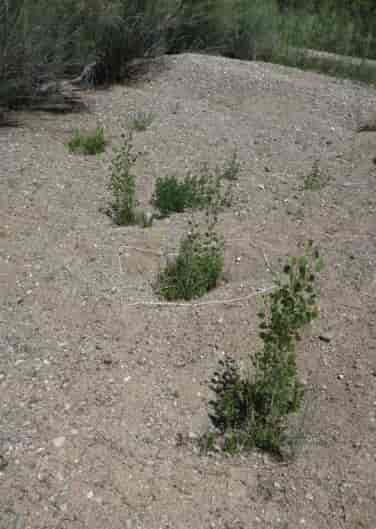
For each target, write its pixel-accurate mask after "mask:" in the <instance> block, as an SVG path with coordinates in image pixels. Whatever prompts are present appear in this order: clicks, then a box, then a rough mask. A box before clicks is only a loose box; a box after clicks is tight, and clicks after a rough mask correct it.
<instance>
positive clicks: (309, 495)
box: [305, 492, 313, 501]
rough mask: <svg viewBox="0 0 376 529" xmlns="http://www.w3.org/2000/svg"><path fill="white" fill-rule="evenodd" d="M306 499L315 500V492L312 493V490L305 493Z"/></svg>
mask: <svg viewBox="0 0 376 529" xmlns="http://www.w3.org/2000/svg"><path fill="white" fill-rule="evenodd" d="M305 497H306V499H307V500H309V501H313V494H311V493H310V492H307V494H306V495H305Z"/></svg>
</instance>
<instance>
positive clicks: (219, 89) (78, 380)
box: [0, 55, 376, 529]
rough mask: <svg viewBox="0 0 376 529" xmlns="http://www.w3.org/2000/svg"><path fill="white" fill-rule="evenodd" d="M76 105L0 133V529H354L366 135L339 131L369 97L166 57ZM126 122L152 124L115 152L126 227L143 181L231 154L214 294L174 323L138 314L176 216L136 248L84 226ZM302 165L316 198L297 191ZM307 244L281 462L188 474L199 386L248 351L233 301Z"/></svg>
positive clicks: (131, 241) (226, 460)
mask: <svg viewBox="0 0 376 529" xmlns="http://www.w3.org/2000/svg"><path fill="white" fill-rule="evenodd" d="M82 96H83V98H84V99H85V101H86V102H87V103H88V105H89V108H90V111H89V112H87V113H83V114H78V115H77V114H74V115H65V116H61V117H56V116H54V115H48V114H24V115H22V116H21V118H22V121H23V126H21V127H19V128H6V129H0V218H1V224H0V289H1V290H0V292H1V300H2V302H1V306H0V391H1V401H0V406H1V415H0V528H1V529H52V528H53V529H76V528H77V529H81V528H85V529H86V528H90V529H124V528H126V529H136V528H144V529H159V528H163V529H167V528H171V529H211V528H218V529H241V528H242V529H253V528H260V529H261V528H271V529H295V528H298V527H299V528H300V527H302V528H307V529H325V528H330V529H337V528H341V529H344V528H345V529H357V528H359V529H375V528H376V492H375V491H376V477H375V476H376V450H375V447H376V439H375V438H376V390H375V387H376V355H375V349H376V330H375V329H376V325H375V319H376V318H375V316H376V309H375V293H376V274H375V264H376V245H375V233H376V230H375V228H376V217H375V213H376V194H375V190H376V165H375V163H374V162H373V158H374V157H375V156H376V132H375V131H372V130H371V131H367V132H358V128H359V126H360V125H362V124H364V123H365V122H367V120H369V119H373V116H374V115H375V112H376V92H375V91H374V90H372V89H371V88H366V87H362V86H358V85H355V84H353V83H350V82H344V81H336V80H333V79H330V78H327V77H325V76H321V75H318V74H312V73H303V72H300V71H298V70H294V69H290V68H285V67H280V66H277V65H269V64H262V63H246V62H241V61H235V60H229V59H223V58H217V57H210V56H203V55H202V56H200V55H181V56H177V57H175V56H170V57H165V58H162V59H159V60H157V61H156V62H155V63H154V64H153V65H151V66H150V69H149V70H148V72H147V73H146V74H144V75H143V76H142V78H140V79H139V80H138V81H137V82H134V83H132V84H129V85H127V86H115V87H113V88H112V89H111V90H107V91H98V92H94V93H93V92H88V93H83V95H82ZM140 110H142V111H151V112H153V114H154V120H153V122H152V124H151V126H150V127H149V128H148V129H147V130H146V131H145V132H138V133H135V135H134V139H133V143H134V148H135V151H136V152H137V153H138V160H137V163H136V167H135V171H136V172H137V175H138V194H139V197H140V202H141V206H142V207H148V208H150V206H149V205H148V204H149V200H150V197H151V194H152V191H153V182H154V181H155V179H156V177H157V176H162V175H167V174H176V175H178V176H183V175H184V174H185V173H186V171H187V170H190V171H195V170H199V167H200V164H202V163H208V164H209V166H210V167H211V168H214V167H215V166H216V165H217V164H218V165H219V166H222V165H223V164H224V163H225V162H226V160H228V159H229V158H230V157H231V154H232V153H233V151H234V149H236V150H237V153H238V158H239V160H240V162H241V171H240V175H239V180H238V182H237V184H236V189H235V202H234V205H233V207H231V208H229V209H227V210H226V211H225V212H223V214H221V216H220V221H219V231H220V232H221V233H222V234H223V236H224V238H225V261H226V278H227V279H226V281H224V282H223V284H221V285H220V287H219V288H218V289H216V290H215V291H213V292H211V293H210V294H208V295H207V296H205V298H203V299H202V300H200V302H199V303H198V304H196V305H194V304H191V305H189V304H188V305H185V306H174V305H172V306H171V305H170V306H166V305H164V306H156V305H152V304H149V302H152V301H157V299H156V297H155V295H154V294H153V289H152V283H153V281H154V280H155V276H156V274H157V272H158V269H159V267H160V263H161V262H162V260H163V255H164V254H166V252H173V251H175V250H176V248H177V247H178V244H179V240H180V238H181V237H182V235H183V234H184V233H186V231H187V229H188V225H187V222H188V220H189V218H190V215H189V214H183V215H175V216H172V217H171V218H169V219H165V220H157V221H155V222H154V224H153V226H152V227H151V228H149V229H145V230H144V229H141V228H139V227H128V228H117V227H115V226H114V225H113V224H112V222H111V219H110V218H109V217H108V216H106V215H105V214H104V213H103V210H104V208H105V207H106V204H107V203H108V199H109V195H108V189H107V184H108V179H109V170H108V168H109V163H110V161H111V159H112V156H113V154H112V148H113V147H117V146H119V144H120V140H121V137H120V135H121V132H122V130H124V129H126V128H127V126H128V124H129V120H130V118H129V116H130V113H132V112H135V111H140ZM98 124H100V125H103V127H104V129H105V134H106V137H107V138H108V140H109V145H108V147H107V150H106V153H105V154H103V155H101V156H94V157H85V156H74V155H70V154H69V153H68V151H67V148H66V146H65V144H66V142H67V141H68V140H69V138H70V137H71V135H72V132H73V131H74V129H75V128H80V129H93V128H94V127H95V126H97V125H98ZM369 128H372V127H369ZM315 162H317V163H318V165H319V167H320V169H321V171H322V173H323V174H324V175H325V178H326V179H327V182H326V185H324V186H323V187H322V189H319V190H307V189H304V186H303V180H304V177H305V176H306V175H307V174H309V173H310V171H311V170H312V167H313V165H314V163H315ZM307 239H313V240H314V241H315V242H316V243H317V244H318V245H319V247H320V250H321V254H322V256H323V258H324V260H325V269H324V272H323V274H322V277H321V283H320V288H321V297H320V304H321V318H320V321H318V322H316V323H315V324H314V326H313V328H312V330H311V331H310V333H309V336H308V337H307V338H306V340H305V342H304V343H303V344H302V347H301V350H300V352H299V365H300V370H301V376H302V379H303V380H304V381H305V382H306V384H307V388H308V392H307V395H308V398H307V407H306V410H305V413H304V422H302V421H300V422H299V425H298V426H297V427H299V428H300V430H302V432H303V433H304V439H303V440H302V441H299V442H298V450H297V457H296V459H295V460H294V461H292V462H289V463H284V464H281V463H278V462H276V461H273V460H272V459H271V458H270V457H268V456H266V455H265V454H261V453H258V452H254V453H251V454H250V455H247V456H237V457H228V456H224V455H221V454H215V455H211V456H203V455H200V454H199V453H198V451H197V450H196V448H195V443H194V441H195V438H196V437H197V436H198V435H200V434H201V433H203V432H204V431H206V429H207V428H208V426H209V423H208V418H207V409H208V408H207V403H208V400H209V399H210V397H211V395H210V392H209V389H208V384H207V381H208V379H209V378H210V376H211V375H212V374H213V371H214V370H215V369H216V367H217V362H218V360H219V359H220V358H221V357H222V356H223V354H224V352H226V353H231V354H233V355H234V356H235V357H237V358H239V359H243V360H246V359H247V358H248V353H249V352H252V351H254V350H255V348H256V347H257V346H258V339H257V325H258V322H257V308H258V302H259V298H258V297H257V296H253V297H251V296H250V295H251V294H253V293H257V291H258V289H260V288H263V287H267V286H270V285H271V284H272V275H271V273H270V269H269V267H271V268H272V269H273V270H279V269H280V268H281V263H283V262H284V260H285V258H286V256H287V255H291V254H296V253H297V252H299V249H298V246H299V244H301V243H303V242H304V241H306V240H307ZM231 298H244V299H242V300H241V301H240V302H238V303H224V302H225V301H226V300H228V299H231ZM135 303H139V304H136V305H135ZM323 333H330V336H328V339H329V341H323V340H320V339H319V336H320V334H323Z"/></svg>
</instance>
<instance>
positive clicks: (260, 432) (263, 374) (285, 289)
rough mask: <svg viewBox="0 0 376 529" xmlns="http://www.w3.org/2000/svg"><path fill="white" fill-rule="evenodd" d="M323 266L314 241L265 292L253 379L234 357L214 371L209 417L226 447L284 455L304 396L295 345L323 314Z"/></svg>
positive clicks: (260, 314)
mask: <svg viewBox="0 0 376 529" xmlns="http://www.w3.org/2000/svg"><path fill="white" fill-rule="evenodd" d="M320 269H321V260H320V258H319V255H318V252H317V250H316V249H314V248H313V245H312V243H309V244H308V247H307V251H306V253H305V254H304V255H303V256H300V257H292V258H290V259H289V260H288V263H287V265H286V266H285V268H284V270H283V272H284V277H282V278H280V279H277V280H276V289H275V290H274V291H272V292H271V293H270V294H268V295H267V296H265V298H264V309H263V310H262V311H261V312H260V313H259V318H260V320H261V321H260V338H261V339H262V341H263V347H262V348H261V349H260V350H259V351H258V352H256V354H255V355H253V357H252V364H253V368H254V369H253V376H252V377H251V376H250V375H249V374H246V375H242V374H241V372H240V369H239V366H238V365H237V364H236V363H235V361H234V360H233V359H231V358H226V360H225V361H223V362H221V369H220V371H217V372H215V373H214V376H213V378H212V381H211V382H212V384H211V389H212V390H213V392H214V394H215V399H214V400H212V401H210V403H209V405H210V407H211V410H212V412H211V413H210V414H209V418H210V420H211V422H212V424H213V425H214V427H215V428H216V429H217V431H218V432H219V434H220V435H222V436H224V439H225V442H224V449H225V450H228V451H230V452H234V451H236V450H240V449H250V448H252V447H254V446H256V447H258V448H261V449H265V450H268V451H271V452H273V453H276V454H281V448H282V443H283V439H284V432H285V430H286V426H287V418H288V415H289V414H291V413H295V412H298V411H299V409H300V407H301V404H302V402H303V398H304V388H303V385H302V384H301V382H300V381H299V377H298V370H297V362H296V344H297V342H298V341H300V340H301V337H302V331H303V329H304V328H305V327H306V326H307V325H308V324H309V323H310V322H311V321H312V320H313V319H314V318H316V317H317V316H318V307H317V292H316V288H315V271H319V270H320Z"/></svg>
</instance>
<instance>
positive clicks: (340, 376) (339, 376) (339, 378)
mask: <svg viewBox="0 0 376 529" xmlns="http://www.w3.org/2000/svg"><path fill="white" fill-rule="evenodd" d="M337 378H338V380H343V379H344V378H345V375H343V374H342V373H340V374H339V375H337Z"/></svg>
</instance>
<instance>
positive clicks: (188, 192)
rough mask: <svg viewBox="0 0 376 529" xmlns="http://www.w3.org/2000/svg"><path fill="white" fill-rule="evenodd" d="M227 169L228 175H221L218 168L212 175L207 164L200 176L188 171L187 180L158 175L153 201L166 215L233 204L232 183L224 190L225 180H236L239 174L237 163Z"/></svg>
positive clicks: (161, 212)
mask: <svg viewBox="0 0 376 529" xmlns="http://www.w3.org/2000/svg"><path fill="white" fill-rule="evenodd" d="M225 170H226V171H227V172H226V173H224V174H220V173H219V172H218V170H217V171H216V173H215V174H212V173H211V172H210V170H209V169H208V168H207V167H206V166H204V167H203V169H202V171H201V174H200V175H191V174H187V175H186V176H185V177H184V179H183V180H179V179H178V178H177V177H176V176H175V175H173V176H167V177H163V178H161V177H160V178H157V181H156V185H155V190H154V194H153V198H152V203H153V205H154V207H156V208H157V209H158V210H159V212H160V214H161V216H162V217H164V216H168V215H170V214H171V213H181V212H183V211H185V210H187V209H204V208H206V207H211V208H215V207H217V208H220V207H222V206H229V205H230V204H231V200H232V193H231V191H232V186H231V183H229V184H228V186H227V188H226V189H224V188H223V187H222V180H223V179H224V178H227V179H228V180H234V178H231V176H232V175H234V174H235V166H231V167H230V166H228V167H226V168H225ZM229 176H230V178H229Z"/></svg>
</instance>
